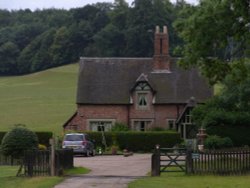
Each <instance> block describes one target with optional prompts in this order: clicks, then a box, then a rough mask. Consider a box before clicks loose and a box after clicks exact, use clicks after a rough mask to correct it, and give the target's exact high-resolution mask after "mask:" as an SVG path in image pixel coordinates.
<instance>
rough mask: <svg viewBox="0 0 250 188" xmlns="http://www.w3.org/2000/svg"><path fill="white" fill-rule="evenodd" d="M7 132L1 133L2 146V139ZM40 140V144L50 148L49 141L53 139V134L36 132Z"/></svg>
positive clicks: (0, 141)
mask: <svg viewBox="0 0 250 188" xmlns="http://www.w3.org/2000/svg"><path fill="white" fill-rule="evenodd" d="M5 133H6V132H0V144H1V143H2V139H3V137H4V135H5ZM35 133H36V135H37V137H38V140H39V144H43V145H45V146H49V145H50V144H49V139H50V138H52V136H53V133H52V132H35Z"/></svg>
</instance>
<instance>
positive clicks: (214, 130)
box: [207, 126, 250, 147]
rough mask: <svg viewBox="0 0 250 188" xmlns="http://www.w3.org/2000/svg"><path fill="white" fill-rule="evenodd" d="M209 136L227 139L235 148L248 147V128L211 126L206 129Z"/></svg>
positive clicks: (249, 131) (249, 137)
mask: <svg viewBox="0 0 250 188" xmlns="http://www.w3.org/2000/svg"><path fill="white" fill-rule="evenodd" d="M207 133H208V134H209V135H218V136H221V137H229V138H231V140H232V141H233V145H234V146H235V147H241V146H244V145H248V146H250V136H249V135H250V127H243V126H211V127H208V128H207Z"/></svg>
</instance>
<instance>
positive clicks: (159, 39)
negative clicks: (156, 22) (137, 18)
mask: <svg viewBox="0 0 250 188" xmlns="http://www.w3.org/2000/svg"><path fill="white" fill-rule="evenodd" d="M168 48H169V46H168V29H167V26H163V31H162V32H161V31H160V27H159V26H156V29H155V39H154V72H169V71H170V65H169V64H170V62H169V61H170V60H169V59H170V56H169V52H168Z"/></svg>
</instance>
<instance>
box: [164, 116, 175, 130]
mask: <svg viewBox="0 0 250 188" xmlns="http://www.w3.org/2000/svg"><path fill="white" fill-rule="evenodd" d="M166 121H167V128H168V129H169V130H175V128H176V124H175V122H176V119H174V118H173V119H167V120H166ZM171 121H173V127H172V128H171V127H170V122H171Z"/></svg>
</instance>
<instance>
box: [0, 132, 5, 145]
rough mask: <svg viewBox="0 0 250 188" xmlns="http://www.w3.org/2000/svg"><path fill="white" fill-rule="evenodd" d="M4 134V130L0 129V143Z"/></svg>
mask: <svg viewBox="0 0 250 188" xmlns="http://www.w3.org/2000/svg"><path fill="white" fill-rule="evenodd" d="M5 134H6V132H3V131H0V143H2V139H3V137H4V135H5Z"/></svg>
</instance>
